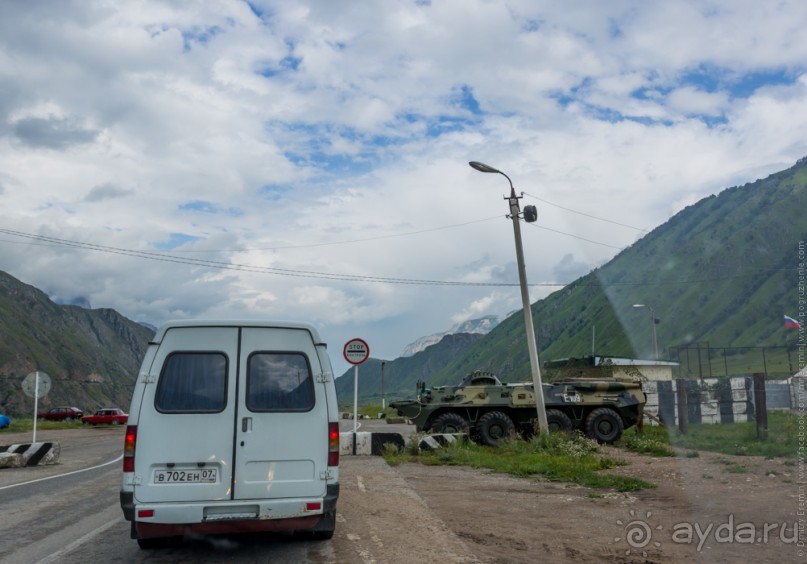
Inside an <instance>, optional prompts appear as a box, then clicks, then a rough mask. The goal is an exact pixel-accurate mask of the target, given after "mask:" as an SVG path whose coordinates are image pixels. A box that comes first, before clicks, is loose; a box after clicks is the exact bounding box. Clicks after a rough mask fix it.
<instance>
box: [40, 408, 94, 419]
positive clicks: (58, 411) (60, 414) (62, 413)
mask: <svg viewBox="0 0 807 564" xmlns="http://www.w3.org/2000/svg"><path fill="white" fill-rule="evenodd" d="M83 416H84V412H83V411H81V410H80V409H79V408H77V407H54V408H53V409H51V410H50V411H45V412H42V413H40V414H39V415H38V418H39V419H45V420H46V421H72V420H73V419H81V418H82V417H83Z"/></svg>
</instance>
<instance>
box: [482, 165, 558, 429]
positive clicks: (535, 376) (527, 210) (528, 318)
mask: <svg viewBox="0 0 807 564" xmlns="http://www.w3.org/2000/svg"><path fill="white" fill-rule="evenodd" d="M468 164H469V165H471V168H473V169H475V170H478V171H479V172H491V173H496V174H501V175H502V176H504V177H505V178H506V179H507V181H508V182H509V183H510V196H509V197H507V196H505V198H504V199H505V200H508V203H509V205H510V215H509V216H508V217H510V219H512V220H513V235H514V236H515V240H516V260H517V262H518V280H519V285H520V286H521V304H522V306H523V307H524V328H525V330H526V332H527V350H528V351H529V354H530V368H531V371H532V387H533V396H535V409H536V411H537V414H538V427H539V431H540V433H541V434H542V435H544V434H547V433H549V425H548V423H547V420H546V405H545V402H544V387H543V384H542V382H541V367H540V365H539V364H538V348H537V346H536V344H535V327H534V326H533V323H532V307H531V305H530V291H529V286H528V285H527V269H526V267H525V265H524V248H523V246H522V244H521V224H520V223H519V219H520V218H521V209H520V207H519V203H518V200H519V196H516V189H515V188H513V181H512V180H510V177H509V176H507V175H506V174H505V173H503V172H502V171H500V170H498V169H495V168H493V167H492V166H488V165H486V164H483V163H480V162H476V161H471V162H470V163H468ZM537 217H538V214H537V212H536V210H535V206H525V207H524V221H526V222H527V223H532V222H533V221H535V220H536V219H537Z"/></svg>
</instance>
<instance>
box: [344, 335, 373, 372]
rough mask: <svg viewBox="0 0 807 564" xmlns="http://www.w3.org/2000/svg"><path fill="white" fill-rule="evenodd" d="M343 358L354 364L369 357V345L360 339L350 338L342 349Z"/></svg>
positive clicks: (360, 362)
mask: <svg viewBox="0 0 807 564" xmlns="http://www.w3.org/2000/svg"><path fill="white" fill-rule="evenodd" d="M342 354H343V355H344V357H345V360H346V361H348V362H349V363H350V364H352V365H354V366H356V365H359V364H362V363H363V362H364V361H365V360H367V359H368V358H370V347H369V346H368V345H367V343H366V342H364V340H362V339H351V340H349V341H348V342H347V343H345V348H344V350H343V351H342Z"/></svg>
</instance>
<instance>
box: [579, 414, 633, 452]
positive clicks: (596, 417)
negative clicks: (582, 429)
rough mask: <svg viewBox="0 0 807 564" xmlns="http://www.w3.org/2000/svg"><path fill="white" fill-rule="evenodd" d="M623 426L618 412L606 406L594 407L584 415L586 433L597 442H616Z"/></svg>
mask: <svg viewBox="0 0 807 564" xmlns="http://www.w3.org/2000/svg"><path fill="white" fill-rule="evenodd" d="M624 428H625V426H624V424H623V423H622V418H621V417H620V416H619V414H618V413H617V412H616V411H614V410H613V409H610V408H608V407H600V408H598V409H595V410H594V411H592V412H591V413H589V414H588V417H586V435H588V436H589V438H592V439H594V440H595V441H597V442H598V443H606V444H611V443H614V442H616V441H617V440H619V437H621V436H622V431H623V430H624Z"/></svg>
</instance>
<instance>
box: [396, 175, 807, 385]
mask: <svg viewBox="0 0 807 564" xmlns="http://www.w3.org/2000/svg"><path fill="white" fill-rule="evenodd" d="M805 210H807V159H801V160H800V161H799V162H798V163H797V164H796V165H795V166H793V167H792V168H790V169H788V170H785V171H782V172H780V173H777V174H774V175H771V176H769V177H768V178H765V179H762V180H758V181H756V182H753V183H749V184H746V185H744V186H738V187H734V188H729V189H726V190H724V191H723V192H721V193H720V194H719V195H717V196H710V197H708V198H705V199H703V200H701V201H699V202H698V203H696V204H694V205H691V206H689V207H687V208H686V209H684V210H682V211H681V212H679V213H678V214H676V215H675V216H674V217H672V218H671V219H670V220H669V221H667V222H666V223H665V224H663V225H661V226H660V227H658V228H656V229H655V230H653V231H652V232H651V233H649V234H648V235H646V236H645V237H643V238H642V239H641V240H639V241H637V242H636V243H635V244H633V245H632V246H631V247H629V248H628V249H626V250H624V251H622V252H621V253H619V254H618V255H617V256H616V257H614V258H613V259H612V260H611V261H610V262H608V263H607V264H606V265H604V266H603V267H601V268H599V269H597V270H595V271H593V272H591V273H589V274H588V275H586V276H584V277H582V278H580V279H578V280H576V281H575V282H573V283H571V284H569V285H568V286H566V287H564V288H563V289H561V290H559V291H557V292H555V293H553V294H551V295H550V296H548V297H547V298H546V299H544V300H541V301H539V302H536V303H535V304H533V306H532V310H533V316H534V323H535V330H536V336H537V340H538V348H539V356H540V359H541V361H542V362H543V361H548V360H554V359H560V358H567V357H579V356H584V355H589V354H592V352H594V353H596V354H597V355H601V356H625V357H639V358H648V359H649V358H652V356H653V339H652V333H651V327H652V325H651V319H652V318H651V316H650V312H649V310H648V309H646V308H634V307H633V304H647V305H649V306H651V307H652V308H653V309H654V310H655V315H656V317H657V318H658V319H659V320H660V322H659V323H658V324H657V325H656V329H657V341H658V347H659V353H660V354H659V356H660V357H661V359H670V360H679V359H680V360H683V361H684V362H685V364H684V367H683V369H682V375H689V376H692V375H693V372H694V375H695V376H698V375H704V376H708V375H722V374H723V373H729V374H731V373H748V372H761V371H763V370H765V369H767V371H768V373H769V375H771V376H772V377H786V376H788V375H790V374H791V373H792V371H793V369H794V368H797V354H796V351H795V350H794V349H795V342H796V338H797V336H798V331H796V330H793V329H787V328H786V327H785V326H784V322H783V315H785V314H787V315H790V316H791V317H796V316H797V315H798V305H799V304H798V270H797V268H798V262H799V254H798V252H799V244H800V242H801V244H802V245H803V244H804V242H805V240H807V214H806V213H805ZM530 260H531V259H530V257H529V256H528V257H527V262H528V263H529V262H530ZM592 328H594V332H595V335H596V343H595V347H594V351H592ZM707 343H708V345H707ZM686 346H690V347H695V346H699V347H700V350H698V349H694V348H692V349H690V350H682V349H679V348H678V347H686ZM707 346H708V347H710V349H709V350H707V349H706V347H707ZM761 347H767V348H766V349H765V351H764V352H763V350H762V348H761ZM786 347H790V349H791V350H790V353H789V355H788V351H787V348H786ZM724 348H725V349H724ZM693 351H694V352H693ZM428 353H429V350H428V349H427V350H426V351H424V352H422V353H420V354H421V355H426V354H428ZM693 355H694V356H693ZM417 356H418V355H415V357H417ZM415 357H413V358H415ZM401 360H402V359H398V360H396V361H394V362H393V363H387V369H388V370H389V369H391V368H393V367H394V369H395V370H396V372H397V366H395V365H397V363H398V362H400V361H401ZM420 362H423V361H422V360H421V361H420ZM478 369H481V370H489V371H493V372H495V373H497V374H498V375H499V376H500V377H501V378H502V379H503V380H505V381H526V380H529V379H530V368H529V357H528V353H527V347H526V342H525V337H524V318H523V315H522V313H521V312H517V313H515V314H513V315H512V316H510V317H509V318H508V319H506V320H504V321H503V322H502V323H500V324H499V325H498V326H497V327H496V328H495V329H494V330H493V331H491V332H490V333H489V334H488V335H486V336H485V337H484V338H482V339H480V340H479V341H478V342H476V343H474V344H473V345H472V346H469V347H468V348H466V349H464V350H463V351H461V352H460V353H459V354H458V356H456V357H455V358H453V359H451V360H450V361H449V362H448V364H446V365H445V367H444V368H442V369H440V370H439V371H437V372H435V373H434V374H433V375H431V377H430V378H429V381H430V383H432V384H444V383H451V384H454V383H456V382H457V381H459V380H460V379H461V378H462V376H463V375H464V374H467V373H468V372H470V371H473V370H478ZM409 379H411V378H409V377H407V379H406V380H407V382H408V380H409ZM395 382H396V381H395V380H394V379H390V380H389V382H388V383H387V384H386V385H387V388H388V390H395V389H396V388H397V386H396V385H395ZM402 392H403V395H409V394H408V393H407V392H406V390H404V389H403V388H402Z"/></svg>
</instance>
